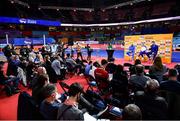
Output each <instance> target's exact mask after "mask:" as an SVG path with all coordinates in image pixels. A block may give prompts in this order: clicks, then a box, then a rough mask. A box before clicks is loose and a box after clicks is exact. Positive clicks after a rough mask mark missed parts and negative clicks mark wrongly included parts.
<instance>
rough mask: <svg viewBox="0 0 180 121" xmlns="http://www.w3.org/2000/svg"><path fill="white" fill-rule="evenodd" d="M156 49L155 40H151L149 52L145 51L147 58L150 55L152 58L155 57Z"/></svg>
mask: <svg viewBox="0 0 180 121" xmlns="http://www.w3.org/2000/svg"><path fill="white" fill-rule="evenodd" d="M158 49H159V46H158V45H156V43H155V41H152V45H151V47H150V49H149V50H150V52H148V53H147V56H148V58H149V59H150V58H151V57H150V56H153V58H152V59H153V60H154V59H155V57H156V56H157V53H158Z"/></svg>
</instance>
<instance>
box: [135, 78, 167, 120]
mask: <svg viewBox="0 0 180 121" xmlns="http://www.w3.org/2000/svg"><path fill="white" fill-rule="evenodd" d="M158 89H159V82H158V81H157V80H148V81H147V83H146V86H145V91H137V92H136V93H135V104H136V105H138V106H139V107H140V109H141V111H142V114H143V120H154V119H155V120H164V119H167V113H168V105H167V102H166V100H165V99H164V98H163V97H160V96H158V94H157V92H158Z"/></svg>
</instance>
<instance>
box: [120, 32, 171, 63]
mask: <svg viewBox="0 0 180 121" xmlns="http://www.w3.org/2000/svg"><path fill="white" fill-rule="evenodd" d="M172 39H173V34H153V35H134V36H125V40H124V42H125V47H124V58H125V60H129V55H128V54H127V53H128V51H129V48H130V46H131V45H132V44H133V45H134V47H135V51H134V59H137V58H139V54H140V52H141V51H144V50H142V49H143V47H142V46H145V47H146V48H147V53H148V51H150V50H149V49H150V47H151V45H152V42H153V41H154V42H155V44H156V45H157V46H158V48H159V49H158V53H157V55H158V56H160V57H161V58H162V61H163V62H164V63H171V56H172ZM146 48H145V49H146Z"/></svg>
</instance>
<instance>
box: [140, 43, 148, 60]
mask: <svg viewBox="0 0 180 121" xmlns="http://www.w3.org/2000/svg"><path fill="white" fill-rule="evenodd" d="M144 55H147V47H146V45H145V42H142V45H141V51H140V53H139V56H141V57H144Z"/></svg>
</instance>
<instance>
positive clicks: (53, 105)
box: [40, 84, 61, 120]
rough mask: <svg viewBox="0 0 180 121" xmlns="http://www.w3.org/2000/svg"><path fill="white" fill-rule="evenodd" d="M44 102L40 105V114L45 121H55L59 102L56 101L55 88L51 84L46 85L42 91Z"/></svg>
mask: <svg viewBox="0 0 180 121" xmlns="http://www.w3.org/2000/svg"><path fill="white" fill-rule="evenodd" d="M42 93H43V96H44V98H45V99H44V100H43V101H42V103H41V105H40V113H41V114H42V116H43V117H44V119H45V120H56V119H57V112H58V109H59V107H60V104H61V103H60V102H59V101H57V94H58V93H57V88H56V86H55V85H53V84H47V85H46V86H45V87H44V89H43V91H42Z"/></svg>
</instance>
